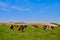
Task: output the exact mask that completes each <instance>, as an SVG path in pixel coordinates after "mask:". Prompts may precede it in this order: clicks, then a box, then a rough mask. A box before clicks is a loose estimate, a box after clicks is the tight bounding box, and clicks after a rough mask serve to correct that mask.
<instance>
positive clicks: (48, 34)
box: [0, 25, 60, 40]
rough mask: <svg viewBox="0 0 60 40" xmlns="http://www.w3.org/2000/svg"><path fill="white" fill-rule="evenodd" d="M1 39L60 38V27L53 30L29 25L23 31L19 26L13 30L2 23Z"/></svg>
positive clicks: (44, 39) (0, 27)
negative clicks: (19, 29)
mask: <svg viewBox="0 0 60 40" xmlns="http://www.w3.org/2000/svg"><path fill="white" fill-rule="evenodd" d="M0 40H60V27H56V28H55V29H53V30H50V29H48V30H43V29H42V27H40V28H31V27H28V28H26V29H24V32H22V33H21V32H19V31H18V28H15V29H13V30H11V29H10V28H9V26H7V25H0Z"/></svg>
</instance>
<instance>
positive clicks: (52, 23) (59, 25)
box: [50, 23, 60, 27]
mask: <svg viewBox="0 0 60 40" xmlns="http://www.w3.org/2000/svg"><path fill="white" fill-rule="evenodd" d="M50 24H54V25H57V26H59V27H60V24H58V23H50Z"/></svg>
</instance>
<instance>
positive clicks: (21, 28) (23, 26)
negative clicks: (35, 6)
mask: <svg viewBox="0 0 60 40" xmlns="http://www.w3.org/2000/svg"><path fill="white" fill-rule="evenodd" d="M31 26H32V28H38V27H39V26H38V25H35V24H31ZM15 27H18V31H19V32H23V31H24V29H25V28H27V27H28V25H26V24H21V25H12V24H11V25H10V29H14V28H15ZM54 27H55V26H53V25H49V26H48V25H43V26H42V28H43V29H44V30H47V29H48V28H50V29H54Z"/></svg>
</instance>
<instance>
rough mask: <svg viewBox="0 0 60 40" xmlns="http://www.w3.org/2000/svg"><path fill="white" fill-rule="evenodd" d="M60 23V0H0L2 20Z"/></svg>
mask: <svg viewBox="0 0 60 40" xmlns="http://www.w3.org/2000/svg"><path fill="white" fill-rule="evenodd" d="M12 21H13V22H56V23H60V0H0V22H12Z"/></svg>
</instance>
